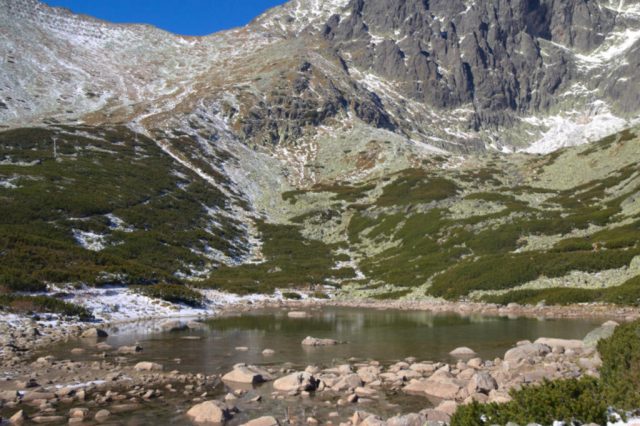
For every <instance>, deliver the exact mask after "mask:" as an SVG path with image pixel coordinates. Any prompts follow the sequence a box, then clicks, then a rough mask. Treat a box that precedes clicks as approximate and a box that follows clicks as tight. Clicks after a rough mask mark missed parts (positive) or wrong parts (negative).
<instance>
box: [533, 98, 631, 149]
mask: <svg viewBox="0 0 640 426" xmlns="http://www.w3.org/2000/svg"><path fill="white" fill-rule="evenodd" d="M599 106H601V108H599V110H597V111H596V112H595V113H593V114H590V113H587V114H582V115H574V116H566V117H563V116H555V117H548V118H544V119H537V118H528V119H525V120H524V121H526V122H528V123H529V124H534V125H542V126H544V127H546V128H547V131H546V132H545V133H544V134H543V135H542V138H540V139H539V140H537V141H536V142H534V143H533V144H531V145H530V146H529V147H528V148H525V149H524V150H523V151H524V152H528V153H530V154H548V153H550V152H553V151H555V150H557V149H560V148H565V147H569V146H576V145H581V144H584V143H587V142H593V141H596V140H599V139H602V138H603V137H605V136H608V135H611V134H613V133H616V132H618V131H620V130H622V129H624V128H626V127H629V125H630V123H629V122H628V121H627V120H624V119H622V118H620V117H616V116H615V115H613V114H612V113H611V112H610V111H609V109H608V108H607V107H606V106H603V105H599Z"/></svg>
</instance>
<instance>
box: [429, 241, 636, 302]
mask: <svg viewBox="0 0 640 426" xmlns="http://www.w3.org/2000/svg"><path fill="white" fill-rule="evenodd" d="M639 252H640V250H638V249H633V250H602V251H599V252H593V251H588V252H583V251H579V252H567V253H565V252H561V253H554V252H550V253H547V252H524V253H519V254H508V255H504V256H501V255H498V256H495V255H494V256H487V257H484V258H482V259H480V260H477V261H466V262H459V263H457V264H456V265H455V266H454V267H452V268H451V269H449V270H447V271H445V272H444V273H442V274H440V275H438V276H436V277H435V278H434V280H433V286H432V287H431V288H430V289H429V291H430V293H431V294H433V295H434V296H441V297H445V298H447V299H457V298H459V297H461V296H465V295H467V294H469V293H470V292H471V291H474V290H503V289H509V288H513V287H517V286H518V285H521V284H524V283H526V282H528V281H532V280H535V279H537V278H538V277H541V276H546V277H561V276H563V275H566V274H567V273H569V272H571V271H585V272H599V271H603V270H606V269H615V268H620V267H622V266H626V265H629V263H630V262H631V260H632V259H633V258H634V257H635V256H636V255H638V253H639Z"/></svg>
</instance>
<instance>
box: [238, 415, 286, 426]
mask: <svg viewBox="0 0 640 426" xmlns="http://www.w3.org/2000/svg"><path fill="white" fill-rule="evenodd" d="M278 425H279V423H278V421H277V420H276V419H275V418H274V417H271V416H264V417H259V418H257V419H253V420H251V421H248V422H247V423H245V424H244V425H242V426H278Z"/></svg>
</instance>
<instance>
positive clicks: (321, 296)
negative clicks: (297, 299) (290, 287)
mask: <svg viewBox="0 0 640 426" xmlns="http://www.w3.org/2000/svg"><path fill="white" fill-rule="evenodd" d="M311 297H313V298H316V299H329V295H328V294H327V293H325V292H324V291H314V292H313V293H311Z"/></svg>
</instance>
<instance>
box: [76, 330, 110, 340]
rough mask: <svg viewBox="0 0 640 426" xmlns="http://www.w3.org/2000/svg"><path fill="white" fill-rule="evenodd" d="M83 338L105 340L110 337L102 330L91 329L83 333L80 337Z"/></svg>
mask: <svg viewBox="0 0 640 426" xmlns="http://www.w3.org/2000/svg"><path fill="white" fill-rule="evenodd" d="M80 336H81V337H88V338H105V337H109V334H108V333H107V332H106V331H104V330H102V329H101V328H95V327H94V328H89V329H87V330H85V331H83V332H82V334H81V335H80Z"/></svg>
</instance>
